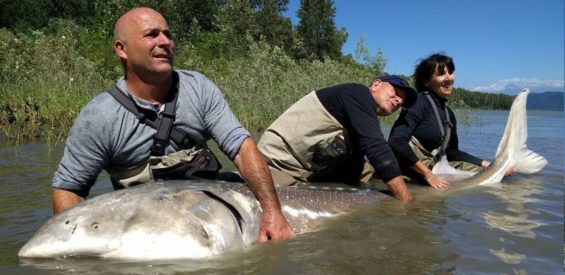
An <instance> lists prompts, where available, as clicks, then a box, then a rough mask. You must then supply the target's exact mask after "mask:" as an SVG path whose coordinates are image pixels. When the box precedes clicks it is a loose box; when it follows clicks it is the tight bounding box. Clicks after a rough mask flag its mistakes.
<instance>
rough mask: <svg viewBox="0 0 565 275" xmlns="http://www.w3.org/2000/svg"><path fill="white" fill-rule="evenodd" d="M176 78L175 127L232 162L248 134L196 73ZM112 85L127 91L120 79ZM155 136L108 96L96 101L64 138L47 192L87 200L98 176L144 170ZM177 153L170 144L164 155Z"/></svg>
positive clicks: (139, 101)
mask: <svg viewBox="0 0 565 275" xmlns="http://www.w3.org/2000/svg"><path fill="white" fill-rule="evenodd" d="M177 73H178V74H179V95H178V100H177V108H176V114H175V115H176V118H175V122H174V126H175V127H177V128H178V129H179V130H181V131H182V132H184V133H185V134H187V135H188V136H189V137H190V138H192V139H193V140H194V141H196V142H198V143H204V142H206V141H207V140H209V139H210V138H212V139H213V140H214V141H215V142H216V143H217V144H218V145H219V147H220V149H221V150H222V151H223V152H224V153H225V154H226V155H227V156H228V157H229V158H230V159H232V160H233V159H234V158H235V156H236V155H237V153H238V152H239V148H240V146H241V144H242V143H243V140H245V138H247V137H249V136H250V134H249V132H248V131H247V130H246V129H245V128H244V127H243V126H242V125H241V123H240V122H239V120H238V119H237V118H236V117H235V115H234V114H233V113H232V112H231V110H230V109H229V106H228V104H227V102H226V101H225V99H224V96H223V94H222V93H221V92H220V90H219V89H218V87H217V86H216V85H215V84H214V83H212V82H211V81H210V80H209V79H207V78H206V77H205V76H204V75H202V74H200V73H197V72H191V71H177ZM116 85H117V87H118V88H120V90H122V91H124V92H125V91H127V85H126V82H125V80H124V78H120V79H119V80H118V81H117V83H116ZM133 98H134V101H135V102H136V104H137V105H138V106H139V107H141V108H144V109H148V110H152V111H154V112H159V109H158V106H157V105H156V104H152V103H149V102H147V101H144V100H142V99H140V98H135V97H133ZM155 133H156V130H155V129H153V128H151V127H150V126H148V125H146V124H144V123H141V121H140V120H139V119H137V118H136V116H135V115H134V114H133V113H131V112H130V111H128V110H127V109H126V108H125V107H123V106H122V105H121V104H120V103H119V102H118V101H116V100H115V99H114V98H113V97H112V96H111V95H110V94H109V93H102V94H100V95H98V96H96V97H95V98H93V99H92V100H91V101H90V102H89V103H88V104H87V105H86V106H85V107H84V108H83V109H82V110H81V112H80V114H79V116H78V117H77V119H76V120H75V122H74V125H73V127H72V128H71V130H70V132H69V137H68V138H67V142H66V147H65V150H64V154H63V158H62V159H61V162H60V163H59V167H58V170H57V171H56V172H55V175H54V178H53V183H52V187H54V188H60V189H65V190H69V191H72V192H75V193H77V194H79V195H81V196H86V195H88V193H89V191H90V188H91V187H92V185H94V183H95V181H96V179H97V177H98V175H99V174H100V172H101V171H102V170H106V171H108V172H109V173H112V172H119V171H127V170H130V169H132V168H135V167H139V166H141V165H143V164H144V163H145V162H146V161H147V159H148V158H149V155H150V151H151V146H152V145H153V138H154V136H155ZM178 149H180V148H179V147H178V146H177V145H176V144H174V142H172V141H170V142H169V144H168V145H167V148H166V150H165V153H172V152H174V151H176V150H178Z"/></svg>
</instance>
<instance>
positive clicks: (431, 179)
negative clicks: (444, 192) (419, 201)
mask: <svg viewBox="0 0 565 275" xmlns="http://www.w3.org/2000/svg"><path fill="white" fill-rule="evenodd" d="M424 179H425V180H426V182H427V183H428V184H429V185H430V186H431V187H433V188H435V189H443V188H447V187H449V183H448V182H447V181H444V180H442V179H440V178H438V177H437V176H436V175H434V174H432V173H431V172H430V173H428V174H427V175H426V176H425V177H424Z"/></svg>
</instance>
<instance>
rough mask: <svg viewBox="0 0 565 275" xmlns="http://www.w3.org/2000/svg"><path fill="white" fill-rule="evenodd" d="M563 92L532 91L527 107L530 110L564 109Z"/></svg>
mask: <svg viewBox="0 0 565 275" xmlns="http://www.w3.org/2000/svg"><path fill="white" fill-rule="evenodd" d="M563 100H564V97H563V92H543V93H530V94H529V95H528V102H527V103H526V108H527V109H529V110H549V111H563Z"/></svg>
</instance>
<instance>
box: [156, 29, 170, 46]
mask: <svg viewBox="0 0 565 275" xmlns="http://www.w3.org/2000/svg"><path fill="white" fill-rule="evenodd" d="M172 43H173V40H172V39H171V38H169V37H168V36H167V35H165V34H164V33H162V32H161V33H159V44H160V45H164V46H170V45H171V44H172Z"/></svg>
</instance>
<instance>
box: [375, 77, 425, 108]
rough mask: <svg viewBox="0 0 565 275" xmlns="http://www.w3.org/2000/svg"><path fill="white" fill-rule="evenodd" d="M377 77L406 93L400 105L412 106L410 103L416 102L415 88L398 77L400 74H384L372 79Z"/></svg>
mask: <svg viewBox="0 0 565 275" xmlns="http://www.w3.org/2000/svg"><path fill="white" fill-rule="evenodd" d="M377 79H378V80H380V81H383V82H388V83H390V85H392V86H394V87H395V88H397V89H401V90H403V91H404V92H405V93H406V98H405V99H404V103H403V104H402V107H410V106H412V104H414V102H416V97H417V93H416V90H414V89H413V88H412V87H410V84H408V82H406V80H404V79H402V78H400V76H397V75H386V76H381V77H376V78H375V79H374V80H377ZM374 80H373V81H374Z"/></svg>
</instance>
